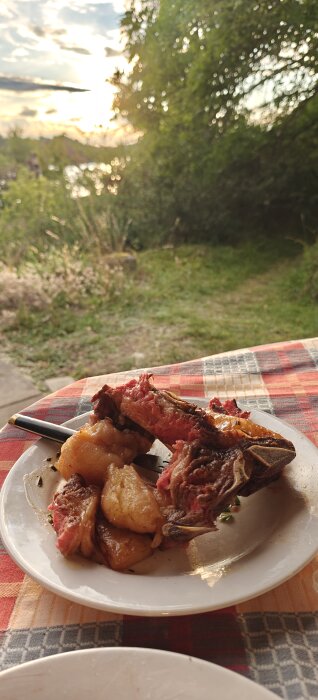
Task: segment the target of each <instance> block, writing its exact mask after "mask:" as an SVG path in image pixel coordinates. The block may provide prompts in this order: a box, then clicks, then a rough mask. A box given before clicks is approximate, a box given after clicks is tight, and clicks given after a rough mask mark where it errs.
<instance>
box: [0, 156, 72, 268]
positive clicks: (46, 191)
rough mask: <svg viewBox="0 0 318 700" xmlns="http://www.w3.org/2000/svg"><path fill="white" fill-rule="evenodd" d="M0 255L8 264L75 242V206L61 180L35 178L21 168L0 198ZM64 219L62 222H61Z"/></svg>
mask: <svg viewBox="0 0 318 700" xmlns="http://www.w3.org/2000/svg"><path fill="white" fill-rule="evenodd" d="M1 200H2V208H1V210H0V252H1V258H2V259H3V260H5V261H7V262H8V263H12V264H17V263H19V262H20V261H22V260H24V259H26V258H29V257H32V256H33V257H34V255H36V254H37V253H38V251H46V250H48V248H49V247H50V246H51V245H52V241H54V242H58V241H60V242H62V244H63V242H64V241H65V240H68V241H69V242H73V241H74V240H75V239H76V231H75V230H73V228H72V221H73V220H74V211H75V205H74V202H73V201H72V199H71V198H70V196H69V193H68V191H67V189H66V185H65V182H64V180H63V179H56V180H54V181H50V180H47V179H46V178H45V177H39V178H34V177H32V176H31V175H30V172H29V171H27V170H26V169H24V168H21V170H20V171H19V174H18V177H17V178H16V180H13V181H12V182H10V184H9V186H8V188H7V189H6V190H4V191H3V193H2V195H1ZM64 217H65V218H64Z"/></svg>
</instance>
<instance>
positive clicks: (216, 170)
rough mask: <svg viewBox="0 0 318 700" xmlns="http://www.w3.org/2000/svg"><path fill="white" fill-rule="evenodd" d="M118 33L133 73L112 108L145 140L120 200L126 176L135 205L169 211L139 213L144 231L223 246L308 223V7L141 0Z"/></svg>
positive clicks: (312, 23) (315, 46) (312, 27)
mask: <svg viewBox="0 0 318 700" xmlns="http://www.w3.org/2000/svg"><path fill="white" fill-rule="evenodd" d="M122 29H123V32H124V36H125V37H126V52H127V56H128V58H129V60H130V66H131V70H130V72H129V74H128V75H125V74H123V73H119V72H117V74H116V75H115V76H114V80H113V82H114V84H115V85H116V87H117V95H116V98H115V102H114V109H115V111H116V112H117V114H120V115H121V117H124V118H126V119H128V120H129V121H130V122H131V123H132V124H133V126H134V127H135V128H136V130H138V131H141V132H142V133H143V134H144V136H143V138H142V140H141V142H140V143H139V145H138V149H136V157H135V159H132V160H134V162H132V164H131V166H130V167H128V168H127V169H126V173H125V177H124V178H123V184H122V188H121V193H120V196H123V197H124V196H125V191H127V190H128V189H129V178H130V172H132V173H133V178H134V183H135V188H136V189H137V190H138V185H137V181H138V177H139V178H140V182H141V183H143V187H146V188H147V190H148V191H147V192H146V193H145V192H144V191H142V192H141V193H140V195H139V202H140V204H141V203H142V204H144V203H145V202H144V200H145V199H146V200H147V199H148V200H149V201H151V200H154V199H155V200H156V201H159V199H161V200H162V198H164V202H163V206H165V207H166V211H165V212H164V215H163V212H162V208H161V207H160V217H159V218H160V220H159V218H158V216H154V211H152V212H151V213H150V212H146V213H145V214H143V216H140V215H139V222H138V225H139V227H141V230H144V232H145V235H146V228H147V227H148V226H149V225H151V227H152V231H156V232H157V234H158V235H165V236H169V235H171V231H172V230H175V222H176V221H179V222H180V225H179V229H178V235H182V236H194V235H195V236H196V237H197V235H198V234H200V235H201V236H202V237H208V238H211V237H214V238H215V237H218V238H224V235H226V236H227V237H229V238H231V237H234V236H235V235H241V233H242V231H243V230H246V226H247V225H248V221H252V222H253V226H255V225H258V226H261V225H263V223H264V221H265V223H266V226H267V228H268V229H269V228H272V223H273V221H274V220H276V219H277V216H278V219H279V220H280V219H282V218H283V214H284V212H286V211H288V212H289V213H292V215H293V217H294V218H295V217H296V219H297V221H298V223H299V220H300V218H301V217H302V216H303V212H304V210H306V211H307V212H311V214H312V217H314V216H316V207H317V198H316V195H315V191H316V178H317V169H316V166H315V163H314V159H313V155H312V150H313V149H312V145H314V148H316V144H317V138H318V134H317V126H316V124H317V118H316V117H317V112H318V98H317V80H318V78H317V76H318V70H317V69H318V6H317V3H316V0H268V1H266V2H263V1H261V0H252V2H250V0H173V1H171V0H161V2H159V0H141V1H139V2H131V6H130V9H129V10H128V11H127V12H126V14H125V16H124V18H123V21H122ZM304 128H305V129H306V135H304V133H303V130H304ZM311 144H312V145H311ZM286 159H287V167H286ZM307 159H308V164H307V165H306V160H307ZM309 163H310V164H309ZM147 171H148V172H150V177H149V180H148V185H147V178H146V177H145V174H146V173H147ZM299 172H301V173H302V177H301V178H299ZM304 183H306V188H304ZM299 185H300V186H301V196H299V195H298V187H299ZM130 187H131V185H130ZM150 188H151V189H152V190H153V192H152V193H150V191H149V190H150ZM277 191H279V197H277V196H276V195H275V192H277ZM126 199H127V198H126ZM141 200H142V202H141ZM133 206H134V209H135V210H136V208H138V197H137V200H136V199H135V200H134V205H133ZM144 211H145V210H144ZM264 217H265V219H264ZM289 218H290V217H289ZM234 219H235V221H234ZM297 225H298V224H297ZM148 235H149V234H148Z"/></svg>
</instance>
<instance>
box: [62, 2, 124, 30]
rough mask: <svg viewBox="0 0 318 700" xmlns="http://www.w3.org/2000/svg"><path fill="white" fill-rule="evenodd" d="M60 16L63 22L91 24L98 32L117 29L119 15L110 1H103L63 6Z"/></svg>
mask: <svg viewBox="0 0 318 700" xmlns="http://www.w3.org/2000/svg"><path fill="white" fill-rule="evenodd" d="M60 16H61V18H62V19H63V21H64V22H66V23H67V24H68V23H70V24H72V25H74V24H80V25H86V26H92V27H94V28H95V29H97V30H98V31H99V32H100V33H103V32H105V31H108V30H109V29H117V28H118V25H119V20H120V15H119V14H118V12H116V11H115V10H114V7H113V4H112V3H111V2H103V3H100V4H98V3H91V2H90V3H86V4H85V6H84V7H78V9H73V8H71V7H64V8H63V9H62V10H61V12H60Z"/></svg>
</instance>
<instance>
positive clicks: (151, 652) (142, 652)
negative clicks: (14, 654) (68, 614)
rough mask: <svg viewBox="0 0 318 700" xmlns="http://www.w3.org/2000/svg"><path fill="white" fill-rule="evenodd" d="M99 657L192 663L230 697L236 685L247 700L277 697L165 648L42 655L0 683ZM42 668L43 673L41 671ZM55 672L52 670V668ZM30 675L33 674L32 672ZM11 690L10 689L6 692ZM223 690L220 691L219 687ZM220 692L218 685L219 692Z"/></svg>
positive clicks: (217, 666)
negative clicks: (224, 687) (225, 688)
mask: <svg viewBox="0 0 318 700" xmlns="http://www.w3.org/2000/svg"><path fill="white" fill-rule="evenodd" d="M97 656H98V657H100V659H101V660H103V659H106V658H107V657H109V659H110V660H111V659H112V657H116V656H118V658H120V657H123V662H125V659H126V658H127V657H130V658H131V657H135V659H136V657H137V660H138V661H139V660H140V661H142V660H145V661H147V662H150V664H151V662H152V659H154V658H155V657H157V658H158V657H159V659H160V657H161V660H162V662H163V667H164V665H165V660H171V662H172V661H173V662H174V664H177V666H178V670H180V671H182V668H184V667H185V666H187V665H188V664H189V663H191V666H192V669H193V667H196V673H197V674H198V673H200V669H205V670H206V671H207V673H208V674H209V676H211V677H210V678H209V679H208V680H209V681H210V682H211V681H215V682H217V683H219V682H220V681H221V683H222V684H223V680H225V682H229V683H231V685H233V697H234V693H236V692H237V683H238V684H239V689H241V690H242V691H244V690H245V691H248V696H249V698H252V697H255V695H254V693H255V692H256V691H257V698H260V700H267V699H268V700H271V699H273V700H274V699H275V698H276V697H277V696H276V695H274V694H273V693H272V691H271V690H269V689H268V688H266V687H265V686H262V685H261V684H260V683H257V682H256V681H255V680H253V679H252V678H249V677H247V676H246V675H244V674H243V673H239V672H238V671H235V670H233V669H231V668H228V667H226V666H222V665H220V664H217V663H215V662H214V661H209V660H208V659H202V658H200V657H198V656H194V655H193V654H185V653H182V652H176V651H170V650H167V649H158V648H155V647H138V646H134V647H132V646H111V647H97V648H95V647H90V648H88V649H72V650H69V651H65V652H60V653H58V654H51V655H49V656H43V657H40V658H37V659H32V660H30V661H25V662H24V663H22V664H16V665H14V666H11V667H10V668H8V669H4V670H2V671H0V681H3V682H6V681H9V682H10V680H11V679H13V680H14V679H15V678H16V677H17V679H18V680H19V677H21V676H22V677H23V676H25V674H26V677H27V678H30V679H31V680H32V678H35V679H36V678H37V675H38V674H40V673H41V672H44V673H45V672H47V670H48V667H50V666H53V667H56V671H57V672H58V670H59V666H64V671H65V670H66V669H67V665H68V662H69V661H70V662H71V663H72V659H78V662H80V661H81V662H82V663H83V666H82V668H83V673H85V672H86V671H87V669H86V664H87V663H88V661H89V659H90V657H91V658H94V659H96V657H97ZM42 667H43V671H42ZM52 670H54V669H52ZM32 672H33V673H32ZM9 690H10V689H9ZM221 690H222V688H221ZM217 692H219V686H218V691H217Z"/></svg>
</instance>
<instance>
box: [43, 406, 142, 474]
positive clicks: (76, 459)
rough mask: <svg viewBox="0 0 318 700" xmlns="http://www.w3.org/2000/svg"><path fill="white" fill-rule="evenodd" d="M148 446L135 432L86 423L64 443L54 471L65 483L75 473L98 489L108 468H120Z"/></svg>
mask: <svg viewBox="0 0 318 700" xmlns="http://www.w3.org/2000/svg"><path fill="white" fill-rule="evenodd" d="M150 444H151V443H149V440H147V438H145V437H143V436H141V435H140V434H139V433H137V432H134V431H132V430H128V429H125V430H117V428H115V427H114V425H113V424H112V422H111V421H110V420H107V419H105V420H101V421H98V422H97V423H94V425H90V424H88V423H87V424H86V425H84V426H83V427H82V428H81V429H80V430H79V431H78V432H76V433H74V435H72V436H71V437H70V438H69V439H68V440H67V441H66V442H65V443H64V445H63V446H62V448H61V455H60V457H59V459H58V461H57V463H56V467H57V469H58V470H59V471H60V472H61V474H62V476H63V477H64V478H65V479H66V480H68V479H69V478H70V477H71V476H72V474H75V473H77V474H81V475H82V476H83V477H84V479H85V480H86V481H87V483H88V484H101V485H102V484H103V483H104V481H105V477H106V473H107V467H108V466H109V464H117V465H118V466H123V465H124V464H125V463H127V462H128V463H129V462H131V461H132V460H133V459H134V457H135V456H136V455H137V454H139V453H143V452H147V450H148V449H149V447H150Z"/></svg>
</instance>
